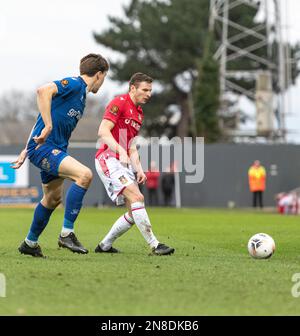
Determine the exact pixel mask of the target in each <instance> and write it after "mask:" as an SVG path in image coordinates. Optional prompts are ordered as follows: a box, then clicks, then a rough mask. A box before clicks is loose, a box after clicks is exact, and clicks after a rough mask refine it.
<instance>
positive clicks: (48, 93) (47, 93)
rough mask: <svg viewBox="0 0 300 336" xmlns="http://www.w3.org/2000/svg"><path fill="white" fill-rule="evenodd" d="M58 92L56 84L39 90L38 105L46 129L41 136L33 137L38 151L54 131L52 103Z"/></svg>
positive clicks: (44, 86) (47, 85)
mask: <svg viewBox="0 0 300 336" xmlns="http://www.w3.org/2000/svg"><path fill="white" fill-rule="evenodd" d="M57 92H58V89H57V86H56V84H54V83H49V84H46V85H43V86H41V87H40V88H38V90H37V105H38V108H39V111H40V113H41V116H42V119H43V122H44V124H45V127H44V128H43V129H42V132H41V134H40V135H39V136H35V137H33V140H34V141H35V143H36V144H37V147H36V149H37V148H39V147H40V146H41V145H42V144H43V143H44V142H45V141H46V139H47V138H48V136H49V134H50V133H51V131H52V118H51V102H52V97H53V96H54V95H56V93H57Z"/></svg>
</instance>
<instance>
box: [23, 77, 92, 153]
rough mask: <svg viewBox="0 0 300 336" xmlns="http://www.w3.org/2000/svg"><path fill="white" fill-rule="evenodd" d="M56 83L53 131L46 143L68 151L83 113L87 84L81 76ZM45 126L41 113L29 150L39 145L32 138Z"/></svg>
mask: <svg viewBox="0 0 300 336" xmlns="http://www.w3.org/2000/svg"><path fill="white" fill-rule="evenodd" d="M54 83H55V84H56V86H57V89H58V92H57V93H56V95H55V96H54V97H53V98H52V103H51V118H52V131H51V133H50V135H49V136H48V138H47V139H46V143H47V144H50V145H53V146H55V147H57V148H59V149H61V150H63V151H66V150H67V147H68V144H69V139H70V136H71V134H72V132H73V130H74V129H75V127H76V125H77V123H78V121H79V119H81V117H82V115H83V111H84V107H85V100H86V87H87V85H86V83H85V82H84V80H83V79H82V78H81V77H67V78H64V79H62V80H58V81H54ZM44 127H45V124H44V122H43V119H42V116H41V114H39V115H38V117H37V121H36V124H35V125H34V128H33V130H32V133H31V137H30V140H29V142H28V145H27V149H28V150H29V151H30V150H32V149H33V148H35V147H36V146H37V144H36V143H35V142H34V140H33V139H32V138H33V137H34V136H39V135H40V134H41V132H42V130H43V128H44Z"/></svg>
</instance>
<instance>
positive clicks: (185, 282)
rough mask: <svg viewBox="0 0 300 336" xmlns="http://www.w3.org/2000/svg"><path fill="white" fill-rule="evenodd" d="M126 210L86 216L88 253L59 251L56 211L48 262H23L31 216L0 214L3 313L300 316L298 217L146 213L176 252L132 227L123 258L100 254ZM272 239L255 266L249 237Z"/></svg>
mask: <svg viewBox="0 0 300 336" xmlns="http://www.w3.org/2000/svg"><path fill="white" fill-rule="evenodd" d="M122 210H123V209H119V208H118V209H117V208H113V209H83V211H82V212H81V214H80V217H79V220H78V223H77V229H76V232H77V235H78V237H79V240H80V241H81V242H82V243H83V245H84V246H85V247H87V248H88V249H89V250H90V253H89V254H88V255H78V254H73V253H72V252H70V251H69V250H66V249H58V246H57V237H58V234H59V232H60V228H61V223H62V219H63V211H62V210H61V209H60V210H56V211H55V213H54V214H53V216H52V217H51V221H50V222H49V224H48V226H47V228H46V230H45V231H44V233H43V234H42V236H41V239H40V244H41V246H42V249H43V252H44V254H45V255H47V256H48V258H47V259H40V258H33V257H31V256H24V255H20V254H19V252H18V251H17V247H18V246H19V244H20V243H21V241H22V239H23V238H24V236H25V235H26V233H27V230H28V228H29V224H30V222H31V218H32V212H33V210H30V209H17V210H16V209H0V237H1V248H0V273H3V274H4V275H5V277H6V283H7V292H6V294H7V297H6V298H1V297H0V315H106V316H108V315H146V316H147V315H182V316H183V315H299V314H300V298H299V299H297V298H294V297H293V296H292V295H291V288H292V286H293V285H294V283H293V282H292V275H293V274H294V273H298V272H300V241H299V240H300V239H299V224H300V223H299V218H298V217H294V216H280V215H277V214H267V213H260V212H257V213H255V212H244V211H226V210H198V209H197V210H193V209H181V210H177V209H161V208H153V209H149V210H148V212H149V215H150V217H151V219H152V225H153V228H154V232H155V234H156V235H157V237H158V238H159V239H160V240H161V241H162V242H164V243H166V244H167V245H171V246H174V247H175V248H176V251H175V254H174V255H172V256H164V257H157V256H149V249H148V247H147V246H146V244H145V242H144V240H143V238H142V236H141V235H140V233H139V231H138V229H137V228H136V227H134V228H133V229H131V230H130V231H129V232H127V233H126V234H125V235H124V236H123V237H121V238H120V239H119V240H118V241H117V242H116V244H115V246H116V247H117V248H119V249H120V250H121V251H122V253H120V254H118V255H113V254H95V253H94V248H95V247H96V245H97V243H98V241H99V239H100V238H102V237H103V236H104V234H106V232H107V231H108V229H109V228H110V226H111V224H112V223H113V222H114V220H115V219H116V218H117V216H119V215H121V214H122ZM258 232H265V233H268V234H270V235H271V236H272V237H273V238H274V240H275V242H276V252H275V254H274V255H273V257H272V258H271V259H269V260H255V259H252V258H251V257H250V256H249V255H248V252H247V242H248V239H249V238H250V236H252V235H253V234H255V233H258Z"/></svg>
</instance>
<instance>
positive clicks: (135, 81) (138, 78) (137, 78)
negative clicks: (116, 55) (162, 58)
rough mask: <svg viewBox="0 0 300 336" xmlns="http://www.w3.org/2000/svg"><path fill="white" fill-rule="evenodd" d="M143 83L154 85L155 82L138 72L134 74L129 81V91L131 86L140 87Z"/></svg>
mask: <svg viewBox="0 0 300 336" xmlns="http://www.w3.org/2000/svg"><path fill="white" fill-rule="evenodd" d="M142 82H147V83H152V82H153V79H152V78H151V77H150V76H148V75H146V74H144V73H142V72H137V73H135V74H133V75H132V76H131V78H130V80H129V90H130V87H131V85H134V86H135V87H138V86H139V84H140V83H142Z"/></svg>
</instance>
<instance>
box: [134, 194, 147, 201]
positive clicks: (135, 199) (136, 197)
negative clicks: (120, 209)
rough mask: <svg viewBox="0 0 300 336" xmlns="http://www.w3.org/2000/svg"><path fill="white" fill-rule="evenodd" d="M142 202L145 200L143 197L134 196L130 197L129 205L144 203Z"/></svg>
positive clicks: (139, 195)
mask: <svg viewBox="0 0 300 336" xmlns="http://www.w3.org/2000/svg"><path fill="white" fill-rule="evenodd" d="M144 201H145V199H144V196H143V195H142V194H135V195H133V197H132V201H131V203H135V202H141V203H144Z"/></svg>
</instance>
